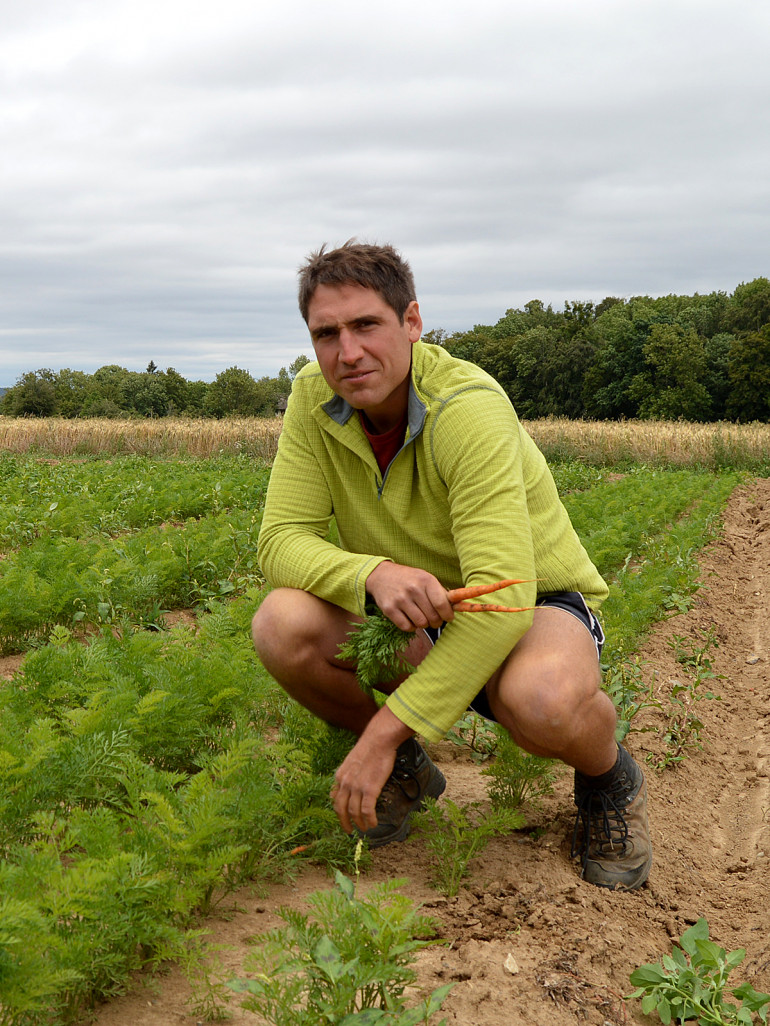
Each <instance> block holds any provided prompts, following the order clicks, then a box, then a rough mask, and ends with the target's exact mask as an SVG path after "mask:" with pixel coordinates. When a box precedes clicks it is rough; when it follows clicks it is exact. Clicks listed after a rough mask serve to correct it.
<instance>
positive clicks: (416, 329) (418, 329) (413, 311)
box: [404, 299, 422, 343]
mask: <svg viewBox="0 0 770 1026" xmlns="http://www.w3.org/2000/svg"><path fill="white" fill-rule="evenodd" d="M404 324H405V325H406V327H407V331H408V333H409V341H410V342H412V343H414V342H419V340H420V336H421V335H422V317H421V316H420V307H419V306H418V304H417V300H416V299H413V300H412V302H411V303H410V304H409V306H408V307H407V308H406V312H405V313H404Z"/></svg>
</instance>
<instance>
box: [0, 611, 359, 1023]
mask: <svg viewBox="0 0 770 1026" xmlns="http://www.w3.org/2000/svg"><path fill="white" fill-rule="evenodd" d="M255 601H256V596H251V597H249V598H248V599H242V600H240V601H236V602H232V603H229V604H228V605H227V606H224V605H222V606H219V607H217V608H216V609H215V610H214V611H213V612H212V613H210V614H209V615H208V616H207V617H206V619H205V620H204V621H203V622H202V624H201V627H200V629H199V631H198V632H193V631H191V630H189V629H187V628H176V629H175V630H172V631H169V632H167V633H163V634H148V633H145V632H141V633H133V632H128V633H126V634H124V635H123V636H114V635H113V634H112V633H105V634H104V635H103V636H102V637H99V638H96V639H93V640H92V642H91V644H90V645H87V646H86V645H83V644H79V643H75V641H74V640H73V639H72V637H71V634H70V632H69V631H67V630H66V629H64V628H58V629H57V630H56V631H55V632H54V633H53V634H52V637H51V642H50V643H49V644H48V645H46V646H44V647H42V648H40V649H38V650H36V651H34V652H32V653H30V654H29V655H28V656H27V659H26V660H25V663H24V665H23V667H22V669H21V670H20V671H19V672H18V673H17V674H16V675H15V677H14V679H13V680H11V681H9V682H6V683H5V685H4V687H3V688H2V689H0V853H1V854H2V858H0V909H6V910H7V911H9V913H10V912H12V913H13V914H12V915H11V914H9V915H6V916H3V917H2V918H1V919H0V924H1V925H0V1007H1V1008H2V1009H3V1012H4V1013H5V1014H6V1016H7V1021H9V1022H14V1021H15V1020H14V1019H13V1018H10V1017H11V1016H18V1017H19V1019H18V1021H19V1022H24V1024H25V1026H33V1024H37V1023H39V1024H41V1026H42V1024H43V1023H48V1022H49V1021H50V1018H51V1015H56V1016H57V1017H58V1018H57V1021H59V1022H61V1023H71V1022H74V1021H75V1020H76V1019H77V1018H78V1017H79V1016H80V1015H82V1013H83V1011H84V1009H85V1008H87V1007H88V1006H89V1005H90V1004H91V1003H92V1002H93V1001H94V1000H95V999H97V998H104V997H109V996H110V995H112V994H115V993H117V992H118V991H119V990H120V989H122V988H123V987H124V986H125V983H126V980H127V978H128V976H129V974H130V973H131V972H133V971H135V970H137V969H140V968H143V967H144V968H146V967H148V966H152V965H153V964H155V963H156V962H157V961H158V960H159V959H161V958H168V957H173V953H174V951H177V950H178V951H179V952H180V954H182V953H184V952H186V954H185V956H184V958H185V959H186V962H185V964H188V965H189V962H190V958H191V957H192V956H191V954H190V951H189V944H188V942H187V937H188V929H189V924H190V919H191V916H193V914H195V913H203V912H205V911H206V910H208V909H210V908H212V907H213V906H214V905H215V904H217V903H219V902H221V901H222V900H223V899H224V898H225V897H226V895H227V894H228V893H229V892H231V891H232V890H233V889H234V888H236V887H238V886H241V885H242V884H243V883H244V882H245V881H246V880H266V879H269V878H274V877H276V876H279V877H280V876H281V875H283V874H286V873H290V872H292V871H293V869H294V868H295V867H296V865H297V858H298V856H297V855H295V854H293V852H294V851H295V849H297V848H298V847H301V848H303V849H304V850H305V852H306V854H304V855H303V857H308V858H317V859H319V860H320V861H321V862H323V863H326V864H330V865H337V866H339V867H341V868H345V867H347V866H350V865H352V861H353V851H352V846H351V842H350V839H349V838H347V837H346V835H344V834H343V833H342V830H341V829H340V827H339V825H338V823H337V820H336V817H335V815H334V813H333V810H332V809H331V807H330V804H329V798H328V795H329V790H330V787H331V783H332V774H331V772H328V773H325V774H324V773H322V772H318V771H317V769H316V765H317V750H318V749H320V748H322V747H323V739H321V738H320V737H319V738H318V739H317V741H316V742H314V745H306V744H305V743H304V741H303V728H302V726H301V725H300V724H299V723H298V722H294V723H289V722H288V721H285V720H284V715H283V714H284V709H285V705H284V702H285V699H284V696H283V693H280V694H279V693H278V689H277V687H276V685H275V684H274V683H273V682H272V681H271V680H270V678H269V677H268V676H267V674H266V673H265V672H264V670H262V668H261V667H260V666H259V663H258V662H257V660H256V656H255V655H254V652H253V647H252V646H251V643H250V640H249V637H248V625H249V622H250V619H251V616H252V614H253V610H254V605H255ZM320 729H321V728H319V730H320ZM265 730H270V732H271V735H272V736H273V737H275V738H277V742H275V743H273V744H272V745H271V744H268V743H267V742H266V741H265V738H264V731H265ZM31 940H34V945H35V947H34V949H32V948H30V943H31ZM35 951H37V952H38V954H35ZM24 1016H26V1018H24ZM0 1021H2V1020H0Z"/></svg>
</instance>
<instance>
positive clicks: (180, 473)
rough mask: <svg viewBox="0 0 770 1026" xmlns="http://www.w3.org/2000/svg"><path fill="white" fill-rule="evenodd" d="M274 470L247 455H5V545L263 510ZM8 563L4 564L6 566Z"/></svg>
mask: <svg viewBox="0 0 770 1026" xmlns="http://www.w3.org/2000/svg"><path fill="white" fill-rule="evenodd" d="M268 476H269V471H268V469H267V468H266V467H265V466H264V465H262V464H260V463H257V462H255V461H254V460H250V459H247V458H246V457H219V458H215V459H209V460H193V459H188V460H175V461H160V460H157V461H153V460H150V459H147V458H145V457H141V456H120V457H114V458H113V459H110V460H107V459H99V460H94V459H89V460H80V461H72V460H67V461H61V460H59V461H51V460H47V461H46V460H40V459H37V458H31V457H22V456H13V455H11V454H8V453H6V454H3V455H2V456H0V551H2V550H9V549H13V548H16V547H18V546H22V545H30V544H33V543H34V541H35V540H36V539H37V538H41V537H72V538H87V537H89V536H91V535H94V534H102V535H108V536H109V535H114V534H117V533H119V532H122V531H128V530H137V529H139V528H142V527H147V526H149V525H151V524H159V523H164V522H167V521H179V520H187V519H189V518H200V517H203V516H207V515H210V514H212V513H218V512H221V511H228V510H232V509H244V510H246V509H252V510H254V509H258V508H260V507H261V505H262V502H263V501H264V492H265V488H266V487H267V481H268ZM1 569H2V566H1V565H0V570H1Z"/></svg>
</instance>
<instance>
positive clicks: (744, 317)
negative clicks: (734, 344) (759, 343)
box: [728, 278, 770, 333]
mask: <svg viewBox="0 0 770 1026" xmlns="http://www.w3.org/2000/svg"><path fill="white" fill-rule="evenodd" d="M728 319H729V327H730V330H731V331H733V332H734V333H737V332H739V331H759V330H760V328H762V327H763V326H764V325H765V324H768V323H770V281H768V279H767V278H755V279H754V280H753V281H750V282H744V283H743V284H741V285H739V286H738V288H737V289H736V290H735V292H733V294H732V299H731V303H730V310H729V314H728Z"/></svg>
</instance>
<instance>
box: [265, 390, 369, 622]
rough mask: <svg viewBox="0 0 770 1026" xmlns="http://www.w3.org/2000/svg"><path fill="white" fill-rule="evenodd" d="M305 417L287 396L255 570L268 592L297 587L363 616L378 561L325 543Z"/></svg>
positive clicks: (328, 510) (316, 455)
mask: <svg viewBox="0 0 770 1026" xmlns="http://www.w3.org/2000/svg"><path fill="white" fill-rule="evenodd" d="M298 380H299V379H298ZM295 385H296V383H295ZM307 412H308V411H307V410H303V409H302V401H301V399H299V398H298V397H297V396H296V395H295V394H293V395H292V398H291V399H290V400H289V404H288V408H287V410H286V415H285V417H284V424H283V428H282V431H281V437H280V439H279V442H278V453H277V455H276V458H275V461H274V464H273V469H272V471H271V474H270V483H269V485H268V490H267V498H266V500H265V510H264V515H263V518H262V526H261V528H260V533H259V563H260V567H261V569H262V572H263V574H264V575H265V579H266V580H267V581H268V583H269V584H271V585H273V586H274V587H283V588H299V589H302V590H303V591H308V592H310V593H311V594H313V595H317V596H318V597H319V598H323V599H326V600H327V601H329V602H333V603H334V604H335V605H337V606H340V607H341V608H343V609H347V610H348V611H349V612H351V613H356V614H358V615H363V613H364V606H365V603H366V578H367V577H368V576H369V574H370V573H371V572H372V570H373V569H374V568H375V566H377V564H378V563H381V562H382V561H383V558H384V557H382V556H376V555H367V554H362V553H354V552H346V551H344V550H343V549H340V548H339V547H338V546H337V545H335V544H333V543H332V542H331V541H330V540H329V538H328V535H329V527H330V524H331V520H332V516H333V513H334V510H333V506H332V498H331V494H330V490H329V487H328V484H327V481H326V478H325V476H324V471H323V464H322V459H321V458H320V457H321V453H320V452H319V444H320V443H319V440H318V438H317V437H316V435H317V428H316V427H315V425H314V423H313V421H312V418H311V417H309V416H308V415H307Z"/></svg>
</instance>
